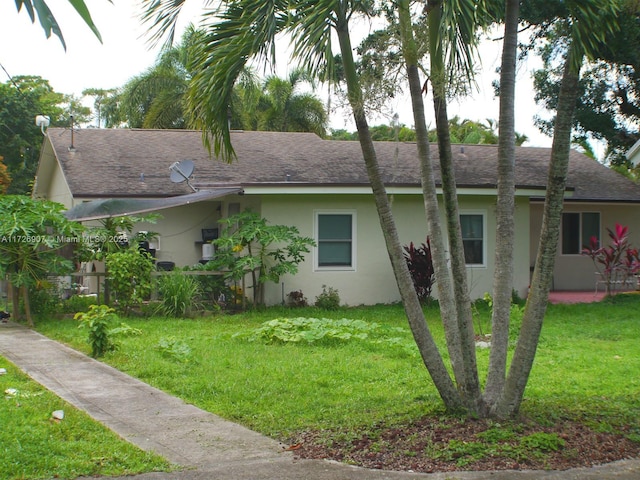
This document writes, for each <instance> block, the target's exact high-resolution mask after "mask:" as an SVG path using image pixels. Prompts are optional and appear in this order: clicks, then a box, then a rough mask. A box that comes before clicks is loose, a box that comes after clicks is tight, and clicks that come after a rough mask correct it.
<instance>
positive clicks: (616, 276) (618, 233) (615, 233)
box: [581, 223, 640, 295]
mask: <svg viewBox="0 0 640 480" xmlns="http://www.w3.org/2000/svg"><path fill="white" fill-rule="evenodd" d="M607 232H608V234H609V238H610V239H611V244H610V245H609V246H607V247H601V246H600V245H599V242H598V239H597V238H596V237H591V239H590V240H589V246H588V247H584V248H583V249H582V252H581V253H582V255H586V256H588V257H590V258H591V260H593V264H594V265H595V267H596V269H597V271H598V273H600V275H601V276H602V278H603V280H604V283H605V286H606V289H607V295H610V294H611V293H612V291H613V288H614V287H615V286H616V285H617V284H619V283H625V282H627V281H628V280H629V278H631V277H633V276H634V275H636V274H637V273H638V272H640V254H639V253H638V249H637V248H633V247H632V246H631V242H630V241H629V227H626V226H623V225H620V224H619V223H616V226H615V229H614V230H611V229H610V228H607Z"/></svg>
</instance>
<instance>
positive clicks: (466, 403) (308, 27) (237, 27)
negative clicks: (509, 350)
mask: <svg viewBox="0 0 640 480" xmlns="http://www.w3.org/2000/svg"><path fill="white" fill-rule="evenodd" d="M509 1H510V0H509ZM181 3H182V2H181V1H180V0H177V1H175V0H174V1H171V2H170V7H171V8H169V7H168V6H167V5H164V6H163V5H162V2H160V4H159V3H154V4H153V5H151V6H150V7H149V8H148V10H147V14H146V15H147V18H162V19H164V20H165V22H156V24H157V28H158V30H157V31H156V34H154V35H155V36H156V38H159V35H160V34H161V31H162V30H163V29H167V28H168V27H167V23H166V20H167V19H169V18H172V15H175V9H176V8H177V6H178V5H180V4H181ZM450 3H452V2H445V3H444V4H443V3H442V2H441V0H433V1H429V2H428V8H427V11H428V24H429V48H430V55H431V57H430V60H431V68H430V72H429V78H430V81H431V85H432V88H433V91H434V108H435V111H436V116H437V133H438V144H439V150H440V156H441V157H440V165H441V172H442V177H443V191H444V198H445V210H446V216H447V228H448V237H449V239H450V245H449V251H450V253H451V257H450V259H451V264H452V266H451V272H452V273H451V274H449V270H448V266H447V265H446V262H447V260H446V258H445V255H444V252H445V250H446V248H445V246H444V244H443V243H442V241H441V240H439V242H440V243H437V242H434V243H432V248H435V249H436V250H437V251H436V252H434V253H435V255H434V262H435V263H436V264H437V265H436V269H437V272H440V273H437V275H440V277H439V278H438V285H439V288H440V290H439V296H441V298H440V300H441V307H442V309H443V313H442V316H443V322H444V324H445V330H446V332H447V344H448V348H449V354H450V357H451V362H452V366H453V373H454V377H455V383H454V382H453V380H452V378H451V376H450V375H449V373H448V371H447V369H446V367H445V365H444V361H443V358H442V356H441V355H440V353H439V352H438V349H437V348H436V345H435V342H434V340H433V337H432V335H431V333H430V331H429V328H428V327H427V325H426V322H425V320H424V316H423V313H422V309H421V306H420V303H419V301H418V298H417V295H416V293H415V289H414V288H413V284H412V280H411V276H410V274H409V271H408V269H407V265H406V262H405V261H404V258H403V255H402V253H403V252H402V248H401V245H400V242H399V239H398V233H397V229H396V226H395V221H394V219H393V216H392V213H391V209H390V205H389V201H388V197H387V194H386V191H385V187H384V184H383V183H382V180H381V178H382V177H381V173H380V168H379V166H378V161H377V157H376V152H375V148H374V145H373V141H372V138H371V132H370V131H369V126H368V122H367V119H366V111H365V102H364V95H363V91H362V88H361V84H360V83H359V78H358V74H357V69H356V64H355V60H354V57H353V48H352V45H351V37H350V35H349V25H350V20H351V18H352V17H353V16H354V15H357V14H361V15H369V14H370V11H369V10H368V8H369V3H368V2H361V1H351V2H348V1H346V0H320V1H317V0H297V1H296V2H294V5H292V4H291V2H285V1H283V0H269V1H267V2H265V1H264V0H235V1H232V2H230V3H227V4H225V8H223V10H222V11H220V12H217V13H216V15H217V16H216V18H215V19H213V20H211V23H210V24H209V25H208V26H207V32H206V34H205V36H204V38H203V41H202V42H200V43H199V45H198V49H197V52H196V54H195V56H194V62H193V66H194V68H193V79H192V82H191V83H190V86H189V91H188V101H187V103H188V107H189V109H190V112H191V114H192V116H193V119H194V121H195V123H196V125H197V126H198V128H201V129H202V130H203V142H204V143H205V145H207V146H208V147H209V148H212V149H213V151H214V153H215V154H216V155H218V156H220V157H222V158H223V159H225V160H227V161H232V160H233V158H234V152H233V146H232V145H231V141H230V134H229V124H228V120H227V116H228V114H227V112H228V108H229V105H230V103H231V100H232V98H233V94H234V83H235V81H236V80H237V78H238V77H239V76H240V75H241V72H242V71H243V69H244V68H245V66H246V64H247V62H248V61H249V60H250V59H252V58H255V57H260V56H262V57H264V58H267V59H270V60H272V61H275V54H274V42H275V39H276V36H277V35H278V34H280V33H286V34H289V35H290V37H291V38H292V42H293V45H294V55H295V56H296V57H297V58H298V59H300V60H301V61H302V64H303V65H304V66H305V68H307V69H308V71H309V72H311V73H312V74H314V75H318V74H319V73H323V74H324V75H325V77H324V78H333V73H334V71H335V65H334V64H333V60H334V57H333V56H332V53H331V47H332V38H337V40H338V44H339V50H340V58H341V62H342V65H341V66H342V71H341V74H342V76H343V78H344V80H345V82H346V85H347V96H348V100H349V103H350V105H351V107H352V111H353V117H354V120H355V124H356V128H357V131H358V138H359V141H360V146H361V149H362V154H363V159H364V162H365V166H366V170H367V173H368V176H369V180H370V184H371V188H372V191H373V196H374V201H375V204H376V208H377V212H378V217H379V220H380V225H381V227H382V232H383V235H384V239H385V243H386V247H387V252H388V255H389V259H390V261H391V265H392V268H393V271H394V274H395V277H396V281H397V284H398V287H399V291H400V293H401V296H402V301H403V305H404V308H405V312H406V315H407V319H408V322H409V325H410V327H411V331H412V333H413V336H414V339H415V341H416V344H417V346H418V349H419V352H420V354H421V357H422V360H423V363H424V364H425V366H426V368H427V369H428V371H429V373H430V375H431V378H432V379H433V382H434V384H435V386H436V388H437V389H438V392H439V394H440V396H441V398H442V400H443V402H444V404H445V406H446V407H447V408H448V409H458V408H464V409H465V410H467V411H468V412H469V413H473V414H476V415H479V416H485V415H496V416H499V417H507V416H512V415H514V414H515V413H517V411H518V408H519V405H520V402H521V401H522V396H523V394H524V386H525V385H526V383H527V380H528V376H529V372H530V369H531V365H532V363H533V358H534V355H535V348H536V346H537V343H538V339H539V333H540V332H539V328H540V326H541V323H542V317H543V316H544V311H543V309H542V311H541V306H542V305H543V304H545V305H546V298H547V297H546V294H547V293H548V290H549V286H550V278H551V277H550V273H549V272H550V269H552V268H553V256H554V254H555V250H554V249H555V245H556V244H557V232H558V230H559V213H557V212H558V211H560V209H561V205H562V196H563V194H564V182H563V181H562V178H563V177H562V175H563V171H562V169H563V168H564V176H565V178H566V163H567V161H568V145H569V143H568V142H565V143H566V145H565V143H563V142H562V138H564V136H565V134H566V130H567V125H568V128H569V131H570V124H571V122H570V116H571V112H570V108H569V106H570V104H571V96H570V94H569V93H565V102H566V103H564V104H563V110H562V112H560V110H559V111H558V123H557V126H556V134H557V135H558V141H557V145H556V142H554V156H553V158H552V161H551V173H550V179H551V181H550V185H549V190H548V196H549V199H548V200H547V204H548V205H549V208H550V212H552V213H553V215H551V216H550V218H552V220H551V221H549V222H548V225H547V226H548V227H549V230H548V231H545V232H543V237H542V238H543V240H542V243H541V247H540V249H539V250H540V252H541V253H540V254H539V257H538V263H539V266H537V268H536V274H534V280H533V284H532V290H535V292H534V293H533V299H530V300H529V302H528V304H527V313H526V314H525V319H524V320H523V328H522V330H521V334H520V340H519V342H518V346H517V348H516V352H515V356H514V360H513V361H512V363H511V366H510V370H509V373H508V375H507V376H506V379H504V381H503V380H502V379H503V378H504V370H502V371H501V370H500V369H499V367H496V372H497V373H496V374H495V378H496V379H497V381H495V384H496V385H497V386H496V387H494V388H495V391H493V390H492V392H491V394H490V395H487V396H486V398H484V397H483V396H482V393H481V390H480V386H479V380H478V372H477V366H476V361H475V349H474V344H473V326H472V322H471V309H470V300H469V294H468V287H467V285H466V266H465V262H464V253H463V252H464V249H463V246H462V240H461V234H460V225H459V215H458V210H457V202H456V189H455V175H454V172H453V168H452V161H451V145H450V134H449V131H448V119H447V114H446V98H447V86H448V84H449V82H448V78H449V77H448V76H451V75H458V76H459V75H460V72H459V71H457V70H454V69H452V68H450V67H451V65H462V66H465V65H466V66H467V67H468V66H470V65H471V62H472V56H471V52H472V50H473V49H472V48H469V47H470V46H473V41H474V38H475V28H476V26H477V25H478V24H482V23H483V22H484V21H485V17H483V16H482V15H484V14H485V13H486V12H485V10H483V9H482V8H478V5H476V3H477V2H467V1H465V2H457V4H460V5H461V6H460V8H458V9H456V10H454V9H451V8H448V7H450V6H451V5H450ZM588 3H589V5H588V6H587V7H586V8H584V9H581V8H580V6H579V4H578V3H577V2H576V4H574V5H578V7H577V10H578V13H582V15H583V16H585V17H588V18H590V19H591V18H593V17H594V16H596V14H595V13H594V12H597V11H598V9H597V8H594V5H595V4H596V3H598V0H590V1H589V2H588ZM397 5H398V12H399V13H398V14H399V17H400V24H401V25H400V28H401V31H402V37H403V56H404V59H405V64H406V69H407V72H408V78H409V85H410V90H411V94H412V95H411V97H412V105H413V109H414V115H415V120H416V134H417V144H418V153H419V155H420V161H421V165H422V183H423V192H424V196H425V208H426V210H427V212H426V214H427V222H428V226H429V230H430V233H432V234H433V233H434V232H435V233H436V234H437V232H438V230H437V229H438V226H439V223H438V222H439V220H438V210H437V196H436V193H435V192H436V191H435V184H434V181H433V176H432V174H433V172H432V170H431V165H430V163H431V162H430V159H429V154H428V150H429V149H428V146H429V145H428V136H427V131H426V123H425V121H424V105H423V104H422V96H421V95H422V93H421V92H422V84H421V82H420V79H419V75H418V72H419V66H418V60H419V59H418V54H417V51H418V50H417V48H416V42H415V40H414V38H413V26H412V25H411V18H410V16H409V2H408V1H406V0H401V1H400V2H399V3H398V4H397ZM495 5H496V2H493V3H491V6H492V7H495ZM445 7H447V8H445ZM610 10H613V9H610ZM163 11H164V12H166V14H165V15H163V14H162V12H163ZM573 14H574V15H573V16H572V20H575V18H576V17H580V15H577V14H576V13H575V12H573ZM589 15H591V17H589ZM174 18H175V17H174ZM508 18H509V31H508V33H509V43H508V45H507V46H505V54H504V58H505V62H506V63H508V62H511V59H512V55H513V48H514V46H513V44H512V43H510V42H511V41H512V40H513V34H514V31H513V30H512V28H513V25H514V22H516V21H517V13H516V14H515V15H514V13H513V4H510V7H509V10H508ZM579 24H580V22H579V21H578V22H574V24H573V25H574V28H575V27H576V25H579ZM516 25H517V23H516ZM589 27H590V28H592V29H594V28H595V27H594V25H593V23H591V24H589ZM332 32H333V33H335V37H332ZM581 34H582V37H578V38H579V39H580V40H581V41H582V42H584V41H585V40H587V39H588V38H590V36H589V35H588V34H586V33H585V31H581ZM455 47H463V48H460V49H457V48H455ZM445 58H448V59H449V62H445ZM571 58H574V59H575V55H571ZM573 63H575V62H572V65H573ZM447 66H448V67H447ZM507 67H508V66H507ZM506 70H507V72H506V73H505V75H507V77H505V79H504V81H505V82H506V83H508V82H509V79H508V75H510V74H511V70H510V69H509V68H507V69H506ZM574 72H577V71H574ZM464 75H465V76H469V74H468V72H467V74H464ZM576 78H577V73H574V74H573V76H571V75H570V76H569V80H574V79H576ZM567 86H568V88H567V92H571V89H572V82H571V81H568V84H567ZM509 88H510V87H508V89H507V92H508V91H509ZM506 95H507V96H508V95H510V93H507V94H506ZM573 103H575V101H574V102H573ZM509 110H512V106H510V104H509V102H508V101H507V102H505V105H504V107H503V112H502V113H501V122H505V128H504V130H505V131H506V133H505V132H502V134H503V135H504V136H505V141H504V142H503V148H504V149H505V151H504V152H503V153H501V160H500V163H501V164H510V163H511V162H512V161H513V157H512V154H511V153H510V148H511V147H510V145H511V143H512V142H513V141H515V134H514V135H511V134H510V133H509V129H510V125H512V119H511V118H510V117H509ZM567 116H568V117H567ZM567 118H569V122H568V124H567V121H566V120H567ZM507 137H508V138H507ZM565 148H566V151H565ZM563 164H564V166H563ZM500 175H501V177H502V181H503V185H504V188H501V196H502V197H503V198H506V197H508V196H509V193H508V192H509V191H510V190H509V189H510V182H511V180H510V173H509V172H508V169H507V171H506V173H505V172H504V171H502V170H501V173H500ZM507 203H508V202H505V205H503V206H501V209H504V211H503V212H502V215H503V216H505V217H508V216H509V213H508V212H509V208H510V207H509V205H507ZM558 205H559V207H558ZM546 216H547V215H545V217H546ZM554 222H557V224H555V223H554ZM508 223H509V222H508V221H507V220H505V223H504V225H506V228H507V235H508V228H509V226H508ZM545 224H547V221H546V220H545ZM554 229H555V230H554ZM554 235H555V236H554ZM435 236H436V235H434V237H435ZM437 236H438V237H439V238H442V235H437ZM554 242H555V243H554ZM505 258H506V259H505V260H503V262H504V265H507V264H508V263H509V260H508V254H507V256H506V257H505ZM449 275H451V277H449ZM449 278H450V279H451V280H450V281H449V280H448V279H449ZM441 282H443V283H442V284H441ZM508 284H509V279H507V282H505V284H504V285H508ZM504 285H503V286H500V287H498V288H500V290H501V291H502V290H503V289H506V288H507V287H505V286H504ZM509 293H510V292H509ZM496 325H498V326H500V325H501V324H500V323H499V322H498V323H496ZM507 325H508V319H507ZM502 328H504V326H502ZM496 355H497V360H495V361H494V362H493V363H494V365H500V364H501V361H502V360H501V358H499V357H500V355H501V354H500V353H499V352H498V354H496ZM502 385H503V386H502ZM487 401H489V402H491V403H490V404H489V403H487Z"/></svg>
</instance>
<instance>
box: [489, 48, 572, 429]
mask: <svg viewBox="0 0 640 480" xmlns="http://www.w3.org/2000/svg"><path fill="white" fill-rule="evenodd" d="M581 64H582V55H581V54H578V53H576V49H574V48H572V46H570V47H569V54H568V55H567V59H566V60H565V66H564V73H563V76H562V83H561V85H560V94H559V96H558V109H557V114H556V122H555V126H554V132H553V144H552V147H551V162H550V165H549V176H548V180H547V194H546V198H545V205H544V215H543V219H542V231H541V232H540V243H539V246H538V255H537V257H536V265H535V269H534V272H533V279H532V281H531V288H530V291H529V297H528V299H527V305H526V308H525V313H524V317H523V319H522V328H521V330H520V336H519V338H518V345H517V347H516V350H515V352H514V355H513V360H512V361H511V366H510V368H509V374H508V376H507V380H506V383H505V387H504V391H503V394H502V396H501V398H500V399H499V401H498V403H497V404H496V405H495V406H494V409H493V413H494V414H495V416H497V417H499V418H506V417H510V416H513V415H515V414H516V413H517V412H518V410H519V408H520V404H521V403H522V398H523V396H524V390H525V387H526V385H527V381H528V379H529V374H530V373H531V367H532V366H533V360H534V357H535V354H536V348H537V346H538V340H539V338H540V331H541V330H542V322H543V319H544V315H545V312H546V308H547V300H548V298H549V290H550V289H551V281H552V279H553V269H554V264H555V257H556V251H557V248H558V240H559V238H560V223H561V220H562V207H563V200H564V193H565V186H566V181H567V172H568V169H569V154H570V149H571V127H572V125H573V115H574V112H575V105H576V100H577V97H578V80H579V77H580V73H579V71H580V66H581Z"/></svg>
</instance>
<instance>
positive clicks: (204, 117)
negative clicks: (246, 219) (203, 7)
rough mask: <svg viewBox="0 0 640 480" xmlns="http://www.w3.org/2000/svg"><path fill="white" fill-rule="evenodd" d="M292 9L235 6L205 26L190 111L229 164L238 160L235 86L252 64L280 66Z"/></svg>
mask: <svg viewBox="0 0 640 480" xmlns="http://www.w3.org/2000/svg"><path fill="white" fill-rule="evenodd" d="M288 6H289V4H288V2H286V1H285V0H267V1H264V0H242V1H241V2H232V3H230V4H228V5H227V8H226V10H225V11H224V12H221V14H220V15H218V16H216V18H215V19H214V20H213V21H214V23H213V24H212V25H210V26H209V27H208V28H206V27H205V28H206V29H207V31H208V33H207V34H205V35H204V37H203V38H202V39H201V41H200V42H199V44H198V45H197V46H196V47H195V48H194V51H193V59H192V62H191V67H192V71H193V77H192V81H191V85H190V87H189V90H188V94H187V106H188V110H189V112H190V113H191V116H192V121H193V123H194V126H195V127H196V128H199V129H202V132H203V142H204V144H205V146H207V148H209V149H210V151H211V149H212V148H213V152H214V153H215V155H216V156H218V157H220V158H222V159H223V160H225V161H231V160H233V158H234V155H235V154H234V151H233V146H232V145H231V137H230V134H229V118H228V112H229V108H230V106H231V99H232V94H233V85H234V84H235V82H236V81H237V79H238V77H239V76H240V75H241V74H242V72H243V70H244V69H245V66H246V64H247V62H248V60H249V59H252V58H255V57H263V58H267V59H270V60H272V61H275V40H276V36H277V35H278V34H279V33H281V32H282V31H284V30H285V28H286V27H287V20H288V13H287V10H288Z"/></svg>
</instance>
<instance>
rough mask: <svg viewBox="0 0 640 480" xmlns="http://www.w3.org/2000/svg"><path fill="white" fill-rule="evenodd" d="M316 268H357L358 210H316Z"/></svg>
mask: <svg viewBox="0 0 640 480" xmlns="http://www.w3.org/2000/svg"><path fill="white" fill-rule="evenodd" d="M314 223H315V241H316V248H315V250H314V252H315V259H314V264H315V269H316V270H355V268H356V253H355V251H356V247H355V245H356V212H355V211H345V210H342V211H316V212H315V222H314Z"/></svg>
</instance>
